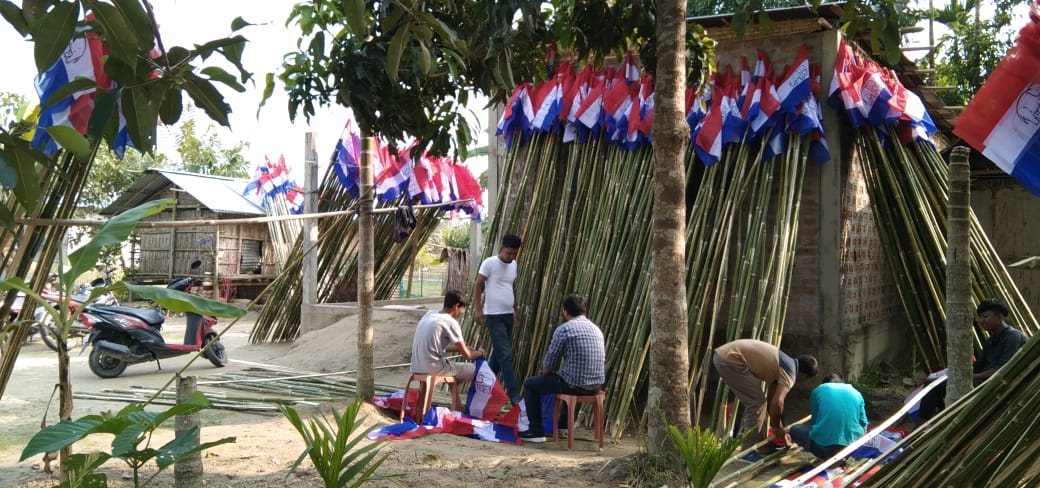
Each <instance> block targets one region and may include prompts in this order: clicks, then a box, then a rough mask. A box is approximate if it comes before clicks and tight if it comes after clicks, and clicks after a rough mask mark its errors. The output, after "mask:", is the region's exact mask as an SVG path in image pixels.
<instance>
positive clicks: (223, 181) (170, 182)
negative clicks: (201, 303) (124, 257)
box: [101, 170, 277, 299]
mask: <svg viewBox="0 0 1040 488" xmlns="http://www.w3.org/2000/svg"><path fill="white" fill-rule="evenodd" d="M246 184H247V180H245V179H234V178H225V177H221V176H210V175H201V174H194V173H185V172H178V171H167V170H147V171H145V172H144V174H143V175H142V176H141V177H140V178H138V180H137V181H135V182H134V183H133V184H132V185H131V186H130V188H128V189H127V190H126V191H125V192H124V193H123V194H122V195H120V196H119V198H117V199H116V200H115V201H114V202H112V204H110V205H109V206H108V207H106V208H105V209H104V210H102V211H101V214H102V215H105V216H110V215H115V214H118V213H119V212H122V211H124V210H126V209H129V208H133V207H134V206H136V205H139V204H140V203H143V202H146V201H150V200H157V199H163V198H169V199H173V201H174V203H173V204H171V205H170V206H169V207H167V208H166V210H164V211H163V212H161V213H158V214H156V215H153V216H151V217H148V218H147V219H145V221H146V222H186V221H206V222H207V223H206V224H204V225H197V226H190V227H169V228H139V229H137V231H136V233H135V234H134V235H133V236H132V239H133V241H132V242H131V253H130V254H131V259H130V263H131V265H130V267H131V269H130V270H128V273H127V275H128V276H129V277H130V280H132V282H134V283H140V284H163V283H168V282H170V281H172V280H173V279H176V278H178V277H182V276H185V275H188V274H195V275H198V276H202V277H204V279H205V282H204V285H203V286H204V289H205V290H206V293H208V294H211V296H213V297H214V298H223V299H230V298H253V297H255V296H256V295H257V294H258V293H259V292H260V290H262V289H263V288H264V287H265V286H267V284H269V283H270V282H271V281H272V280H273V279H274V278H275V276H276V275H277V262H276V259H275V255H274V251H273V245H272V242H271V237H270V234H269V232H268V226H267V224H264V223H248V224H232V225H219V221H220V220H226V219H242V218H250V217H262V216H264V215H265V213H264V211H263V210H262V209H261V208H260V207H258V206H256V205H255V204H254V203H253V202H251V201H249V200H248V199H247V198H245V197H243V196H242V192H243V190H244V189H245V187H246ZM209 222H213V223H209ZM196 259H198V260H200V261H202V267H201V268H200V269H199V270H197V271H194V272H193V271H192V270H191V263H192V262H193V261H194V260H196Z"/></svg>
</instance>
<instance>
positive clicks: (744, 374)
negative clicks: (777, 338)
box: [712, 339, 817, 454]
mask: <svg viewBox="0 0 1040 488" xmlns="http://www.w3.org/2000/svg"><path fill="white" fill-rule="evenodd" d="M712 362H713V363H714V364H715V369H716V370H717V371H718V372H719V376H720V377H722V381H724V382H725V383H726V386H728V387H729V389H730V390H732V391H733V394H734V395H736V396H737V398H738V399H739V400H740V402H741V403H743V404H744V417H743V420H742V421H741V425H742V429H743V430H744V431H746V432H748V435H747V437H745V438H744V448H745V449H747V448H748V447H750V446H753V445H755V444H757V443H759V442H761V441H762V440H763V439H765V438H766V435H767V433H768V428H769V427H772V428H773V437H774V439H779V440H783V441H784V443H785V444H790V443H791V441H790V437H789V436H788V435H787V431H786V430H784V421H783V415H784V399H785V398H787V393H788V392H789V391H791V388H793V387H794V384H795V381H796V380H805V379H807V378H811V377H813V376H816V370H817V363H816V358H814V357H812V356H809V355H803V356H799V357H798V358H797V359H796V358H792V357H791V356H788V355H787V354H786V353H784V352H783V351H781V350H780V349H779V348H777V347H776V346H774V345H772V344H769V343H767V342H762V341H758V340H754V339H738V340H735V341H733V342H730V343H727V344H723V345H721V346H719V347H718V348H717V349H715V354H714V355H713V357H712ZM762 382H765V383H766V392H765V393H764V394H763V393H762ZM767 407H768V408H767ZM767 416H768V419H769V423H768V424H767V422H766V419H767ZM771 450H772V448H771V447H770V446H762V447H759V448H758V453H759V454H767V453H769V452H770V451H771Z"/></svg>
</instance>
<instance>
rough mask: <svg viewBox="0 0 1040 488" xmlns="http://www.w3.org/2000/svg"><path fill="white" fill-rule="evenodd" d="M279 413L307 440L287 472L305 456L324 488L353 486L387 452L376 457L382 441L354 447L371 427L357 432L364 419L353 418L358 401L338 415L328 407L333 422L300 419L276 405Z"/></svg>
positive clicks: (362, 480)
mask: <svg viewBox="0 0 1040 488" xmlns="http://www.w3.org/2000/svg"><path fill="white" fill-rule="evenodd" d="M278 409H279V410H281V412H282V415H285V418H286V419H287V420H288V421H289V423H290V424H292V426H293V427H294V428H296V431H297V432H299V433H300V436H301V437H303V441H304V442H306V443H307V447H306V448H305V449H304V451H303V453H302V454H300V457H299V458H297V459H296V462H295V463H294V464H293V467H292V469H290V470H289V473H290V474H291V473H292V472H294V471H296V468H297V467H299V465H300V463H301V462H303V459H304V458H305V457H310V460H311V462H312V463H313V464H314V468H315V469H316V470H317V472H318V475H319V476H321V479H322V481H324V482H325V486H326V487H327V488H342V487H345V486H350V487H357V486H361V485H362V484H364V483H365V482H366V481H369V480H370V479H371V480H375V479H379V478H375V477H373V475H374V473H375V471H376V469H377V468H379V465H381V464H383V461H385V460H386V457H387V456H388V454H384V455H382V456H380V457H378V458H377V457H376V455H377V454H379V450H380V449H382V447H383V441H376V442H372V443H369V444H367V445H364V446H361V447H358V445H359V444H360V443H361V442H362V441H364V440H365V436H366V435H367V434H368V433H369V432H371V431H372V430H373V429H375V426H372V427H371V428H368V429H365V430H364V431H359V432H355V431H358V430H359V429H360V428H361V421H362V420H364V418H361V419H359V418H357V415H358V411H359V410H360V409H361V401H360V400H354V402H353V403H351V404H350V405H349V406H347V409H346V410H344V411H343V413H342V414H340V413H339V412H337V411H336V410H335V409H332V418H333V421H332V422H329V421H328V419H326V418H324V417H317V418H313V419H310V420H308V421H306V422H305V421H304V420H303V419H301V418H300V414H299V413H297V412H296V409H294V408H292V407H289V406H285V405H282V406H279V407H278Z"/></svg>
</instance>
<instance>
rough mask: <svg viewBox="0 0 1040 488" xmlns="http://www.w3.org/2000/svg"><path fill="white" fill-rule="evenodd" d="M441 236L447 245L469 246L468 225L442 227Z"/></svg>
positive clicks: (465, 247) (464, 247)
mask: <svg viewBox="0 0 1040 488" xmlns="http://www.w3.org/2000/svg"><path fill="white" fill-rule="evenodd" d="M442 236H443V239H444V245H445V246H447V247H459V248H462V249H468V248H469V225H456V226H453V227H449V228H447V229H444V230H443V231H442Z"/></svg>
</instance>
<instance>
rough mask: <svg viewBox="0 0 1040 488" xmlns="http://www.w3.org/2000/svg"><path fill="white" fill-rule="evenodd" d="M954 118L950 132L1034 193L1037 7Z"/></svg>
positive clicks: (1039, 91)
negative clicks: (1003, 54)
mask: <svg viewBox="0 0 1040 488" xmlns="http://www.w3.org/2000/svg"><path fill="white" fill-rule="evenodd" d="M1029 20H1030V21H1029V22H1028V23H1026V25H1025V27H1023V28H1022V30H1021V31H1020V32H1019V34H1018V39H1017V40H1016V41H1015V45H1014V46H1013V47H1012V48H1011V50H1009V51H1008V52H1007V54H1006V55H1005V56H1004V59H1003V60H1001V61H1000V64H998V65H997V68H996V69H995V70H993V73H992V74H990V75H989V78H987V79H986V82H985V84H983V85H982V88H980V89H979V91H978V93H976V94H975V96H974V97H973V98H972V99H971V101H970V102H968V107H967V108H966V109H965V110H964V112H961V115H960V116H958V117H957V119H956V121H955V122H954V124H955V126H954V130H953V133H954V134H956V135H957V136H959V137H960V138H962V139H964V142H966V143H968V144H969V145H971V147H973V148H975V149H976V150H978V151H980V152H981V153H982V155H983V156H986V158H988V159H989V160H990V161H993V163H994V164H996V165H997V166H999V167H1000V169H1002V170H1003V171H1004V172H1005V173H1007V174H1009V175H1011V176H1012V177H1014V178H1015V180H1017V181H1018V182H1019V183H1020V184H1021V185H1022V186H1024V187H1025V188H1026V189H1027V190H1029V191H1030V192H1031V193H1032V194H1034V195H1037V196H1040V70H1037V66H1040V7H1038V4H1037V3H1035V2H1034V3H1033V5H1032V6H1031V8H1030V12H1029Z"/></svg>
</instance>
